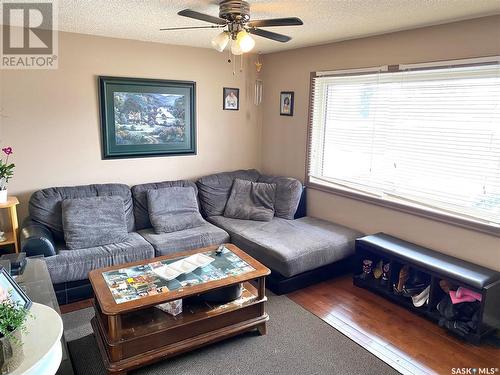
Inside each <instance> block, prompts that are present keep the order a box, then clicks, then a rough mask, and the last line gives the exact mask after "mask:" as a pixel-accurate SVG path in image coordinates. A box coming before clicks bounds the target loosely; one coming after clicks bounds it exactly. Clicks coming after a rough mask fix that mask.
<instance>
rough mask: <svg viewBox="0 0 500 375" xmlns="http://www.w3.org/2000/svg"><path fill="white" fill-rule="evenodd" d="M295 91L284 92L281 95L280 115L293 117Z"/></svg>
mask: <svg viewBox="0 0 500 375" xmlns="http://www.w3.org/2000/svg"><path fill="white" fill-rule="evenodd" d="M293 95H294V93H293V91H282V92H281V94H280V115H281V116H293Z"/></svg>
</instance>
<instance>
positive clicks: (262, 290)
mask: <svg viewBox="0 0 500 375" xmlns="http://www.w3.org/2000/svg"><path fill="white" fill-rule="evenodd" d="M257 288H258V289H257V291H258V293H259V299H262V298H264V297H265V296H266V278H265V277H260V278H259V279H258V285H257ZM265 313H266V310H265V306H264V302H262V303H261V304H260V314H261V315H264V314H265ZM257 329H258V331H259V334H260V335H262V336H264V335H265V334H267V325H266V323H265V322H264V323H262V324H260V325H258V326H257Z"/></svg>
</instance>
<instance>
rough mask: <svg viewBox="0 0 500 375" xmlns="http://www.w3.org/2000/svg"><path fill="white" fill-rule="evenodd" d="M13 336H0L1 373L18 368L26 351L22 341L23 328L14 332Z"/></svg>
mask: <svg viewBox="0 0 500 375" xmlns="http://www.w3.org/2000/svg"><path fill="white" fill-rule="evenodd" d="M12 336H13V338H11V337H5V336H4V337H2V338H0V374H2V375H3V374H8V373H10V372H12V371H14V370H15V369H16V368H18V367H19V366H20V365H21V363H22V361H23V359H24V351H23V345H22V341H21V330H20V329H18V330H16V331H14V332H13V334H12Z"/></svg>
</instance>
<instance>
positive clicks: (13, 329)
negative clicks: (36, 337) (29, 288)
mask: <svg viewBox="0 0 500 375" xmlns="http://www.w3.org/2000/svg"><path fill="white" fill-rule="evenodd" d="M0 300H1V302H0V373H1V374H7V373H9V372H11V371H13V370H15V369H16V368H18V367H19V365H20V364H21V362H22V360H23V358H24V352H23V347H22V340H21V333H22V332H24V331H26V325H25V323H26V318H27V317H28V315H29V312H28V310H27V309H26V308H25V307H23V306H22V304H21V302H19V301H17V302H14V301H13V299H12V295H11V293H7V292H6V291H5V289H2V288H1V287H0Z"/></svg>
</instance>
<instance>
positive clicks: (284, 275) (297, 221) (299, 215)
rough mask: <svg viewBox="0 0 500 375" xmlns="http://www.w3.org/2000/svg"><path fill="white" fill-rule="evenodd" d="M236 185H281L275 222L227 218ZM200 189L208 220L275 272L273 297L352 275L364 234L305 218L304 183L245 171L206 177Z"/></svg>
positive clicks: (277, 196)
mask: <svg viewBox="0 0 500 375" xmlns="http://www.w3.org/2000/svg"><path fill="white" fill-rule="evenodd" d="M235 179H243V180H247V181H252V182H265V183H271V184H275V185H276V196H275V216H274V217H273V218H272V219H271V221H255V220H241V219H235V218H228V217H225V216H224V207H225V206H226V204H227V201H228V199H229V196H230V192H231V189H232V186H233V183H234V180H235ZM197 185H198V189H199V196H200V203H201V206H202V211H203V212H204V214H205V215H206V217H207V220H208V221H210V222H211V223H213V224H215V225H217V226H218V227H220V228H222V229H224V230H225V231H226V232H228V233H229V235H230V239H231V243H234V244H235V245H237V246H238V247H240V248H241V249H242V250H244V251H246V252H247V253H248V254H250V255H251V256H252V257H254V258H255V259H257V260H259V261H260V262H262V263H264V264H265V265H266V266H267V267H269V268H270V269H271V270H272V273H271V276H270V277H269V278H268V287H269V288H270V289H271V290H272V291H273V292H274V293H277V294H283V293H288V292H291V291H293V290H296V289H299V288H303V287H305V286H307V285H310V284H313V283H315V282H318V281H321V280H323V279H326V278H329V277H332V276H333V275H334V274H335V273H341V272H347V271H349V270H350V269H351V264H350V263H351V261H352V259H353V255H354V245H355V240H356V238H358V237H360V236H361V235H362V233H361V232H359V231H356V230H353V229H351V228H347V227H344V226H341V225H337V224H334V223H331V222H328V221H325V220H321V219H317V218H313V217H308V216H303V215H305V212H304V211H305V210H303V209H302V208H303V207H304V206H305V203H304V202H303V200H304V199H305V194H304V188H303V186H302V184H301V183H300V181H298V180H296V179H294V178H290V177H281V176H266V175H262V174H260V173H259V172H258V171H256V170H240V171H235V172H223V173H218V174H213V175H209V176H205V177H202V178H200V179H199V180H198V181H197ZM301 201H302V203H301Z"/></svg>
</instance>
